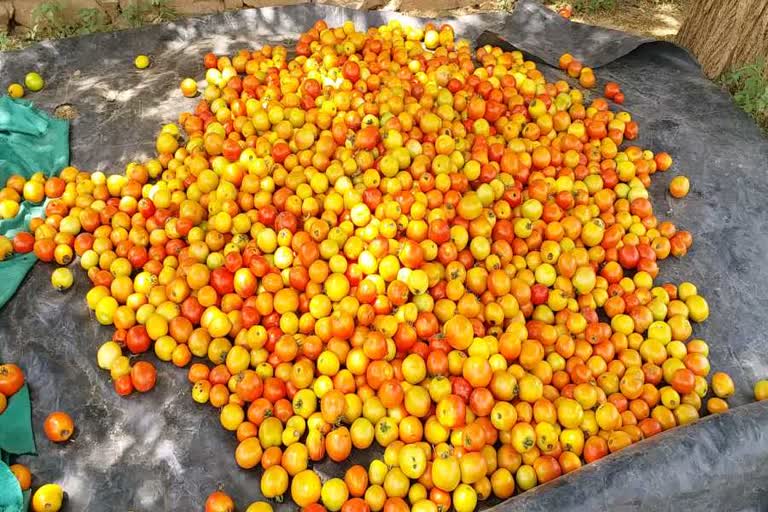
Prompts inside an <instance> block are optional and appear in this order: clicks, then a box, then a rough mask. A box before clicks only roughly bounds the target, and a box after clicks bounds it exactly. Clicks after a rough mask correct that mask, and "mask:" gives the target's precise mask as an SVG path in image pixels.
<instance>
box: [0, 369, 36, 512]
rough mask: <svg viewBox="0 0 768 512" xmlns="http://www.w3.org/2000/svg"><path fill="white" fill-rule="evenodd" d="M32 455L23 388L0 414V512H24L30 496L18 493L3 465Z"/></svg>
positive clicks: (32, 438)
mask: <svg viewBox="0 0 768 512" xmlns="http://www.w3.org/2000/svg"><path fill="white" fill-rule="evenodd" d="M35 453H37V452H36V450H35V436H34V434H33V433H32V411H31V409H30V403H29V388H27V385H26V384H25V385H24V386H23V387H22V388H21V389H20V390H19V391H18V392H17V393H15V394H14V395H13V396H12V397H11V398H10V399H9V400H8V407H7V408H6V410H5V411H4V412H3V414H0V512H22V511H26V510H28V508H29V499H30V496H31V492H30V491H29V490H27V491H24V492H23V493H22V492H21V487H19V482H18V480H16V477H15V476H14V475H13V473H11V470H10V469H9V468H8V466H7V465H6V464H10V462H11V460H10V459H11V455H12V454H13V455H22V454H31V455H34V454H35Z"/></svg>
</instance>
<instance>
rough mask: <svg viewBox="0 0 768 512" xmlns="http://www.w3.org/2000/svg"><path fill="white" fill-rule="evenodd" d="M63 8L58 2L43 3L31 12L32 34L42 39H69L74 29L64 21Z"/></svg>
mask: <svg viewBox="0 0 768 512" xmlns="http://www.w3.org/2000/svg"><path fill="white" fill-rule="evenodd" d="M63 11H64V10H63V8H62V6H61V4H60V3H59V2H55V1H52V2H43V3H41V4H40V5H38V6H37V7H35V9H34V10H33V11H32V20H33V21H34V28H33V31H32V32H33V33H34V34H35V35H36V37H37V36H39V37H42V38H54V37H55V38H59V37H69V36H71V35H74V34H75V33H76V29H75V27H73V26H72V25H70V24H69V23H67V22H66V21H65V20H64V12H63Z"/></svg>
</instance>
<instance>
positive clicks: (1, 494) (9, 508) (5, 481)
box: [0, 462, 26, 512]
mask: <svg viewBox="0 0 768 512" xmlns="http://www.w3.org/2000/svg"><path fill="white" fill-rule="evenodd" d="M23 507H24V496H23V495H22V492H21V487H19V481H18V480H16V477H15V476H14V475H13V473H11V470H10V468H9V467H8V466H6V465H5V462H0V512H21V511H22V510H26V508H23Z"/></svg>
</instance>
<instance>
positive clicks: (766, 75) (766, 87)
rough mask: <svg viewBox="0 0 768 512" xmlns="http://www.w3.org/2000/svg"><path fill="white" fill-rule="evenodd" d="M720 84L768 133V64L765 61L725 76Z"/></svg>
mask: <svg viewBox="0 0 768 512" xmlns="http://www.w3.org/2000/svg"><path fill="white" fill-rule="evenodd" d="M720 83H721V84H722V85H724V86H725V87H726V88H727V89H728V91H729V92H730V93H731V94H732V95H733V100H734V101H735V102H736V105H738V106H739V108H741V109H742V110H743V111H744V112H746V113H747V114H749V115H751V116H752V117H753V118H754V119H755V121H757V124H758V125H760V127H761V128H762V129H763V130H764V131H766V133H768V62H767V61H766V60H764V59H761V60H758V61H757V62H754V63H752V64H748V65H746V66H742V67H740V68H736V69H734V70H733V71H730V72H727V73H725V74H723V76H722V77H721V78H720Z"/></svg>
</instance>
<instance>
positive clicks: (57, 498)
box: [32, 484, 64, 512]
mask: <svg viewBox="0 0 768 512" xmlns="http://www.w3.org/2000/svg"><path fill="white" fill-rule="evenodd" d="M63 501H64V490H63V489H62V488H61V487H60V486H59V485H57V484H45V485H43V486H41V487H39V488H38V489H37V490H36V491H35V493H34V494H33V495H32V510H33V511H34V512H58V511H59V510H61V506H62V502H63Z"/></svg>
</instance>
